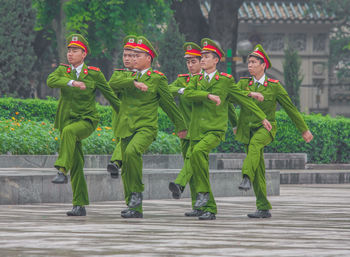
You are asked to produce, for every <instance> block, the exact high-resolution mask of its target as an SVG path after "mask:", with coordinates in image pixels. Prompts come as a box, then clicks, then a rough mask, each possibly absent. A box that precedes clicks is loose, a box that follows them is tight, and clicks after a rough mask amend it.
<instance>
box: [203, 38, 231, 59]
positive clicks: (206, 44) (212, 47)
mask: <svg viewBox="0 0 350 257" xmlns="http://www.w3.org/2000/svg"><path fill="white" fill-rule="evenodd" d="M201 46H202V53H208V52H214V53H216V54H217V55H218V56H219V57H220V60H221V58H222V57H225V52H224V51H223V50H222V49H221V47H220V46H219V43H217V42H215V41H214V40H212V39H210V38H203V39H202V40H201Z"/></svg>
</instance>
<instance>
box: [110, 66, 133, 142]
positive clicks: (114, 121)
mask: <svg viewBox="0 0 350 257" xmlns="http://www.w3.org/2000/svg"><path fill="white" fill-rule="evenodd" d="M133 73H134V72H133V71H131V70H126V69H114V72H113V74H112V77H111V79H115V77H119V76H121V77H124V78H126V77H130V76H131V75H132V74H133ZM111 79H110V80H111ZM115 94H116V95H117V97H118V98H119V99H120V98H121V96H120V95H119V94H118V93H117V92H115ZM117 120H118V114H117V113H116V112H115V111H112V128H113V132H115V131H116V130H117ZM114 136H115V137H118V135H117V134H116V133H114Z"/></svg>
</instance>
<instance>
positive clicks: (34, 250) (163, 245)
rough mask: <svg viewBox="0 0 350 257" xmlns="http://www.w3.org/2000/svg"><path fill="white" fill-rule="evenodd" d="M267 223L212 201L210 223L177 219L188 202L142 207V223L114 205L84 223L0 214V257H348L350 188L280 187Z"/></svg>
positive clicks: (14, 209) (23, 208) (236, 201)
mask: <svg viewBox="0 0 350 257" xmlns="http://www.w3.org/2000/svg"><path fill="white" fill-rule="evenodd" d="M269 199H270V201H271V203H272V206H273V208H274V209H273V210H272V218H271V219H257V220H256V219H248V218H247V217H246V214H247V213H249V212H251V211H254V209H255V207H254V206H255V198H254V197H226V198H224V197H222V198H216V200H217V205H218V211H219V213H218V215H217V219H216V220H215V221H199V220H197V219H196V218H188V217H184V216H183V213H184V211H185V210H189V208H190V203H189V199H181V200H145V201H144V211H145V212H144V218H143V219H129V220H126V219H123V218H121V217H120V211H121V210H122V209H124V208H125V206H124V203H123V202H121V201H111V202H96V203H93V204H92V205H90V206H88V207H87V214H88V215H87V216H86V217H67V216H66V215H65V211H67V210H69V209H70V208H71V206H70V205H69V204H37V205H3V206H1V207H0V256H25V257H32V256H35V257H38V256H73V257H78V256H79V257H80V256H89V257H90V256H279V257H287V256H288V257H290V256H293V257H294V256H295V257H298V256H308V257H313V256H318V257H320V256H321V257H323V256H329V257H331V256H332V257H334V256H337V257H338V256H339V257H345V256H350V244H349V240H350V204H349V203H350V185H349V184H343V185H283V186H282V187H281V195H280V196H272V197H269Z"/></svg>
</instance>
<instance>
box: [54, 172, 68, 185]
mask: <svg viewBox="0 0 350 257" xmlns="http://www.w3.org/2000/svg"><path fill="white" fill-rule="evenodd" d="M51 182H52V183H54V184H67V183H68V177H67V176H66V175H64V173H63V172H60V171H59V172H57V175H56V177H54V178H53V180H51Z"/></svg>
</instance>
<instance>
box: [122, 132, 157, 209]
mask: <svg viewBox="0 0 350 257" xmlns="http://www.w3.org/2000/svg"><path fill="white" fill-rule="evenodd" d="M153 141H154V133H153V132H148V131H145V130H143V131H137V132H135V133H134V134H133V135H131V136H130V137H126V138H122V139H121V151H122V160H123V169H122V172H121V175H122V180H123V185H124V197H125V202H126V204H127V205H128V204H129V200H130V195H131V193H133V192H137V193H141V192H143V190H144V185H143V183H142V154H144V152H145V151H146V150H147V149H148V147H149V146H150V145H151V144H152V142H153ZM132 210H135V211H138V212H141V213H142V205H140V206H138V207H136V208H132Z"/></svg>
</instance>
